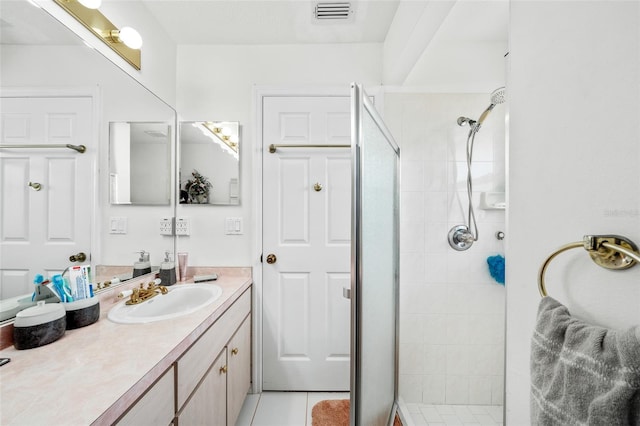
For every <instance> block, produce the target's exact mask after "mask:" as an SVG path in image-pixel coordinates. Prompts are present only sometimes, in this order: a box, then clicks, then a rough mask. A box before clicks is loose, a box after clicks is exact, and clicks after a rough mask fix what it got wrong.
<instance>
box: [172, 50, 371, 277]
mask: <svg viewBox="0 0 640 426" xmlns="http://www.w3.org/2000/svg"><path fill="white" fill-rule="evenodd" d="M381 49H382V47H381V45H380V44H359V45H353V44H332V45H322V44H319V45H276V46H273V45H265V46H260V45H251V46H246V45H239V46H180V47H179V49H178V62H177V63H178V73H177V77H178V83H177V93H178V102H177V110H178V111H179V115H180V118H179V119H180V120H181V121H200V120H202V121H206V120H209V121H239V122H240V126H241V136H240V138H241V140H240V152H241V161H240V184H241V191H240V205H239V206H189V205H181V206H178V213H177V216H178V217H180V216H187V217H189V218H190V221H191V228H192V233H191V236H189V237H179V238H178V251H187V252H189V262H190V263H191V264H192V265H226V266H246V265H250V264H253V259H252V258H251V254H252V253H251V252H252V248H253V243H254V241H255V238H256V236H255V235H254V229H253V224H252V210H253V208H254V205H253V198H252V197H253V195H254V191H256V190H258V188H253V185H254V179H255V176H254V171H253V167H254V156H255V155H257V152H256V147H255V146H254V141H255V134H254V129H253V128H252V125H254V124H255V117H254V115H253V114H254V111H253V107H252V105H253V103H254V101H255V100H254V99H253V90H254V88H256V87H268V86H272V87H273V86H278V87H302V86H304V87H323V86H330V87H344V89H345V93H348V88H349V84H350V83H351V82H353V81H356V82H359V83H362V84H365V85H376V86H377V85H379V84H380V82H381V81H382V78H381V73H382V64H381ZM226 217H241V218H243V222H244V234H243V235H231V236H228V235H225V234H224V219H225V218H226Z"/></svg>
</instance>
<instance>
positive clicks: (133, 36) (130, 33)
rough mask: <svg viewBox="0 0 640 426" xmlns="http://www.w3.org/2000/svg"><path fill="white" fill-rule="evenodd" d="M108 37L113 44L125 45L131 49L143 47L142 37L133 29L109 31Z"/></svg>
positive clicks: (123, 28)
mask: <svg viewBox="0 0 640 426" xmlns="http://www.w3.org/2000/svg"><path fill="white" fill-rule="evenodd" d="M108 37H109V38H110V39H111V41H112V42H113V43H124V44H125V45H126V46H129V47H130V48H131V49H140V48H141V47H142V37H141V36H140V33H139V32H138V31H136V30H134V29H133V28H131V27H122V28H121V29H119V30H111V31H109V34H108Z"/></svg>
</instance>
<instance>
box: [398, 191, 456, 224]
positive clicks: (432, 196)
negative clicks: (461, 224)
mask: <svg viewBox="0 0 640 426" xmlns="http://www.w3.org/2000/svg"><path fill="white" fill-rule="evenodd" d="M403 186H404V184H403ZM447 200H448V195H447V193H446V192H444V191H441V192H436V191H431V192H427V193H425V200H424V217H425V220H426V221H428V222H447V221H448V220H447V218H448V210H447V205H448V204H447V203H448V201H447Z"/></svg>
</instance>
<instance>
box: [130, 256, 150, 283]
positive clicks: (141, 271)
mask: <svg viewBox="0 0 640 426" xmlns="http://www.w3.org/2000/svg"><path fill="white" fill-rule="evenodd" d="M150 273H151V262H150V261H149V253H148V252H146V251H144V250H140V259H138V261H137V262H135V263H134V264H133V278H135V277H139V276H140V275H145V274H150Z"/></svg>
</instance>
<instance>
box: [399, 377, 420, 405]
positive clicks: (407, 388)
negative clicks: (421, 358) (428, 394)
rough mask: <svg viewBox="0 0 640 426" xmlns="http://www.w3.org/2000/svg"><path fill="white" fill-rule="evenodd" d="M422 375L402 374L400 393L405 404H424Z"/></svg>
mask: <svg viewBox="0 0 640 426" xmlns="http://www.w3.org/2000/svg"><path fill="white" fill-rule="evenodd" d="M423 377H424V376H423V375H421V374H400V377H399V380H398V381H399V384H398V391H399V392H400V395H402V399H404V401H405V402H417V403H419V402H422V381H423Z"/></svg>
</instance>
